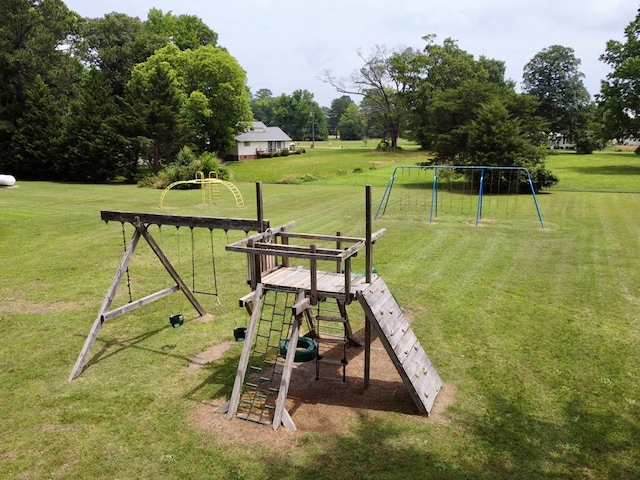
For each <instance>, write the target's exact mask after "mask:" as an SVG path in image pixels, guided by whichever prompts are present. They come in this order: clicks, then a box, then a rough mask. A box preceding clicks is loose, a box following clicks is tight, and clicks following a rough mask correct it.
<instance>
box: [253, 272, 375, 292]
mask: <svg viewBox="0 0 640 480" xmlns="http://www.w3.org/2000/svg"><path fill="white" fill-rule="evenodd" d="M317 278H318V284H317V289H318V295H320V296H324V297H330V298H346V297H347V296H348V297H349V298H350V299H351V300H353V299H355V296H356V293H357V292H358V291H359V290H362V289H363V288H364V287H366V286H367V283H366V277H365V276H364V275H356V274H352V275H351V288H350V292H348V295H345V291H344V274H342V273H335V272H318V275H317ZM376 278H377V275H373V276H372V281H373V280H375V279H376ZM261 283H262V285H263V286H265V287H266V288H269V287H271V288H282V289H284V290H300V289H303V290H305V292H306V293H307V294H308V293H310V292H311V271H310V270H308V269H306V268H302V267H290V268H279V269H278V270H275V271H274V272H271V273H269V274H267V275H265V276H264V277H263V278H262V281H261Z"/></svg>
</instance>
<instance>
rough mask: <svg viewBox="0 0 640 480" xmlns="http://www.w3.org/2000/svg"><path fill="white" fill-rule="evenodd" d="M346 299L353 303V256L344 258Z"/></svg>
mask: <svg viewBox="0 0 640 480" xmlns="http://www.w3.org/2000/svg"><path fill="white" fill-rule="evenodd" d="M344 301H345V303H346V304H347V305H349V304H350V303H351V257H347V258H346V259H345V260H344Z"/></svg>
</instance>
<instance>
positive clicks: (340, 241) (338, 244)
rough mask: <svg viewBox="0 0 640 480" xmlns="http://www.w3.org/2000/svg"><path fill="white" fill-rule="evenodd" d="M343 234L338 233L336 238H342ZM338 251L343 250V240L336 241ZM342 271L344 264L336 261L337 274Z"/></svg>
mask: <svg viewBox="0 0 640 480" xmlns="http://www.w3.org/2000/svg"><path fill="white" fill-rule="evenodd" d="M341 236H342V232H336V237H341ZM336 250H342V240H336ZM341 270H342V262H341V261H340V260H336V273H340V271H341Z"/></svg>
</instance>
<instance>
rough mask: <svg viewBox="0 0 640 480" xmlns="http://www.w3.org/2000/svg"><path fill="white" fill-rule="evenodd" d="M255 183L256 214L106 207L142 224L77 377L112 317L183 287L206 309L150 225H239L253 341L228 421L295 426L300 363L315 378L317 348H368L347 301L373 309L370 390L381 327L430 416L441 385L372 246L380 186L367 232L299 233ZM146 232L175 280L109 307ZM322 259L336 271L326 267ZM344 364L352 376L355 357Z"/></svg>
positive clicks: (232, 247) (367, 334)
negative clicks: (361, 267)
mask: <svg viewBox="0 0 640 480" xmlns="http://www.w3.org/2000/svg"><path fill="white" fill-rule="evenodd" d="M256 187H257V195H256V197H257V205H258V208H257V210H258V215H257V217H258V219H257V220H245V219H229V218H227V219H221V218H214V217H186V216H175V215H151V214H141V213H126V212H102V219H103V220H105V221H110V220H116V221H120V222H130V223H131V224H132V225H133V226H134V227H135V231H134V235H133V237H132V239H131V241H130V243H129V246H128V247H127V249H126V251H125V254H124V257H123V259H122V262H121V264H120V267H119V268H118V271H117V272H116V275H115V278H114V280H113V282H112V285H111V288H110V289H109V292H108V293H107V295H106V297H105V300H104V302H103V304H102V307H101V309H100V311H99V313H98V316H97V318H96V320H95V322H94V324H93V327H92V329H91V331H90V333H89V336H88V338H87V340H86V342H85V345H84V347H83V349H82V351H81V353H80V356H79V357H78V360H77V362H76V365H75V367H74V369H73V371H72V373H71V375H70V377H69V380H70V381H71V380H73V378H75V377H76V376H78V375H79V374H80V373H81V371H82V369H83V367H84V365H85V363H86V360H87V357H88V355H89V351H90V349H91V347H92V345H93V343H94V342H95V339H96V337H97V335H98V332H99V330H100V326H101V325H102V323H103V322H104V321H106V320H109V319H111V318H113V317H115V316H117V315H121V314H123V313H127V312H129V311H131V310H133V309H135V308H139V307H141V306H143V305H146V304H148V303H150V302H152V301H155V300H157V299H159V298H162V297H164V296H166V295H169V294H171V293H174V292H176V291H182V292H183V293H184V295H185V296H186V297H187V298H188V299H189V301H190V302H191V304H192V305H193V307H194V308H195V309H196V310H197V311H198V313H199V314H200V315H204V314H205V313H206V312H205V311H204V309H203V308H202V307H201V306H200V304H199V303H198V301H197V299H196V298H195V296H194V295H193V293H192V292H191V291H190V290H189V288H188V287H187V285H186V284H185V282H184V281H183V280H182V279H181V278H180V275H179V273H178V272H177V271H176V269H175V268H174V267H173V266H172V265H171V263H170V262H169V261H168V259H167V258H166V256H165V255H164V253H163V252H162V250H161V248H160V247H159V246H158V244H157V243H156V242H155V241H154V239H153V237H152V236H151V235H150V234H149V231H148V227H149V225H151V224H156V225H166V224H168V225H175V226H188V227H190V228H197V227H204V228H209V229H213V228H222V229H225V230H228V229H235V230H243V231H245V232H249V231H255V232H257V233H256V234H254V235H250V236H247V237H245V238H244V239H242V240H240V241H237V242H234V243H230V244H228V245H227V246H226V249H227V250H228V251H230V252H240V253H245V254H246V256H247V265H248V267H247V268H248V283H249V285H250V286H251V293H249V294H248V295H245V296H244V297H242V298H241V299H240V305H241V306H242V307H244V308H246V310H247V311H248V312H249V314H250V318H249V321H248V324H247V327H246V331H243V333H242V336H241V338H243V339H244V345H243V348H242V353H241V355H240V361H239V364H238V369H237V372H236V376H235V380H234V386H233V390H232V393H231V397H230V399H229V401H227V402H226V403H225V404H224V405H223V406H222V407H221V408H220V409H219V410H218V411H219V413H224V414H226V416H227V418H229V419H232V418H234V417H235V418H240V419H244V420H249V421H253V422H256V423H261V424H267V425H272V427H273V428H274V429H277V428H278V427H279V426H280V425H283V426H285V427H286V428H288V429H291V430H295V429H296V426H295V423H294V421H293V419H292V418H291V415H290V414H289V412H288V411H287V409H286V400H287V392H288V390H289V385H290V381H291V376H292V373H293V366H294V363H296V362H306V361H315V362H316V378H319V371H320V368H322V367H321V366H322V363H323V361H324V357H323V355H319V353H318V352H319V351H321V349H322V346H323V345H326V344H330V345H334V346H335V345H336V344H338V345H342V346H344V347H345V348H346V345H347V344H351V345H360V342H359V341H358V339H356V338H355V336H354V335H353V332H352V329H351V324H350V321H349V318H348V315H347V306H348V305H349V304H351V303H352V302H354V301H355V300H357V301H358V303H359V304H360V305H361V306H362V309H363V310H364V313H365V326H364V345H362V346H363V348H364V386H365V388H367V387H368V386H369V379H370V366H371V341H372V330H371V328H372V326H373V328H374V329H375V331H376V333H377V335H378V338H379V339H380V340H381V343H382V344H383V345H384V347H385V350H386V351H387V353H388V354H389V356H390V358H391V360H392V361H393V364H394V366H395V367H396V369H397V371H398V372H399V374H400V376H401V378H402V380H403V382H404V384H405V386H406V387H407V389H408V391H409V393H410V395H411V397H412V398H413V400H414V402H415V404H416V406H417V408H418V410H419V411H420V412H421V413H424V414H429V412H430V411H431V408H432V406H433V404H434V401H435V399H436V396H437V394H438V392H439V390H440V388H441V387H442V382H441V380H440V377H439V375H438V373H437V372H436V370H435V368H434V367H433V365H432V364H431V362H430V360H429V358H428V357H427V354H426V353H425V351H424V349H423V348H422V346H421V344H420V342H419V341H418V339H417V338H416V336H415V334H414V333H413V331H412V330H411V327H410V326H409V323H408V322H407V320H406V318H405V317H404V313H403V309H402V308H400V306H399V305H398V303H397V302H396V300H395V297H394V296H393V295H392V294H391V292H390V290H389V288H388V287H387V285H386V284H385V282H384V281H383V279H382V278H381V277H380V276H378V275H377V274H376V273H374V269H373V246H374V243H375V242H376V240H378V239H379V238H380V237H381V236H382V235H383V234H384V233H385V230H384V229H381V230H378V231H376V232H373V231H372V216H371V187H370V186H367V188H366V234H365V237H363V238H358V237H347V236H343V235H341V234H340V232H338V233H336V234H335V235H324V234H315V233H296V232H294V231H293V230H292V228H293V227H294V225H295V224H294V222H290V223H287V224H285V225H281V226H278V227H271V226H270V225H269V221H268V220H263V218H262V193H261V185H260V184H257V186H256ZM140 237H142V238H144V239H145V240H146V241H147V243H148V244H149V245H150V246H151V248H152V250H153V251H154V253H155V254H156V256H157V257H158V258H159V260H160V261H161V263H162V264H163V265H164V267H165V268H166V270H167V271H168V272H169V274H170V275H171V277H172V278H173V279H174V280H175V282H176V284H175V285H174V286H172V287H169V288H167V289H165V290H162V291H159V292H156V293H155V294H152V295H150V296H147V297H145V298H143V299H140V300H136V301H132V302H130V303H129V304H127V305H125V306H123V307H120V308H118V309H114V310H109V308H110V305H111V302H112V300H113V298H114V296H115V291H116V289H117V286H118V285H119V284H120V283H121V282H122V280H123V277H124V273H125V271H126V268H127V265H128V263H129V260H130V258H131V256H132V255H133V252H134V250H135V248H136V244H137V242H138V240H139V238H140ZM363 251H364V253H365V264H366V267H365V273H364V274H355V273H353V272H352V269H351V263H352V259H353V258H354V257H356V256H357V255H358V253H360V252H363ZM294 263H295V264H294ZM298 263H304V265H299V264H298ZM319 265H322V266H324V265H329V266H330V267H331V268H330V269H327V270H321V269H320V268H319ZM303 327H306V332H305V333H302V330H303ZM294 346H295V347H294ZM341 363H342V369H343V381H344V379H345V369H346V364H347V361H346V355H345V357H344V358H343V360H342V362H341Z"/></svg>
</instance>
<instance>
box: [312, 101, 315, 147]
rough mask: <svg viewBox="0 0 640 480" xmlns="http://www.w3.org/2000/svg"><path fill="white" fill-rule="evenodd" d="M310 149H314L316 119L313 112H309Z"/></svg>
mask: <svg viewBox="0 0 640 480" xmlns="http://www.w3.org/2000/svg"><path fill="white" fill-rule="evenodd" d="M311 108H313V106H312V107H311ZM311 148H316V117H315V115H314V112H313V110H311Z"/></svg>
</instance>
